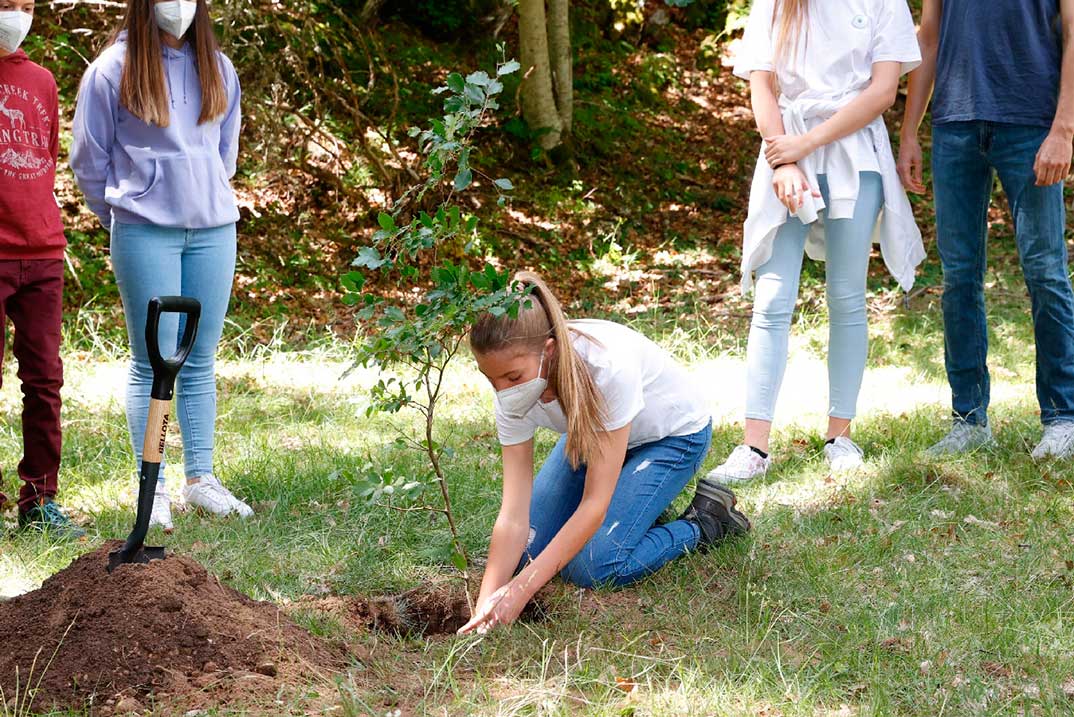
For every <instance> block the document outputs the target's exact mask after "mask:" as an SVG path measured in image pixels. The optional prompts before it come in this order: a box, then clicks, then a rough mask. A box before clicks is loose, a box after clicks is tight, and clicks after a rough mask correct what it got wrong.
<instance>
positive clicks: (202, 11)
mask: <svg viewBox="0 0 1074 717" xmlns="http://www.w3.org/2000/svg"><path fill="white" fill-rule="evenodd" d="M197 3H198V9H197V12H196V13H195V14H194V22H193V23H192V24H191V25H190V29H189V30H187V31H186V35H185V36H184V37H186V40H187V42H189V43H190V45H191V46H192V47H193V48H194V63H195V65H196V66H197V68H198V79H199V82H200V84H201V114H200V115H199V116H198V124H204V123H206V122H211V121H213V120H215V119H216V118H218V117H221V116H222V115H223V114H224V113H225V112H227V92H226V91H225V89H224V78H223V77H222V76H221V74H220V61H219V59H218V55H217V53H218V52H219V51H220V45H219V44H218V43H217V41H216V34H215V33H214V32H213V21H212V18H210V17H209V6H208V5H207V4H206V2H205V0H197ZM153 5H154V2H153V0H127V13H126V15H125V16H124V18H123V24H122V25H120V27H119V29H118V30H117V31H116V34H115V36H114V37H113V38H112V42H113V43H114V42H115V41H116V39H118V37H119V33H120V32H122V31H124V30H125V31H126V32H127V57H126V61H125V62H124V64H123V76H122V78H121V79H120V82H119V101H120V104H122V105H123V106H124V107H126V108H127V111H128V112H130V113H131V114H132V115H134V116H135V117H137V118H139V119H141V120H142V121H143V122H146V123H148V124H155V125H156V126H158V127H167V126H168V124H169V123H170V122H171V113H170V112H169V110H168V92H167V90H166V89H165V87H164V63H163V61H162V60H161V55H162V53H163V46H164V43H163V42H162V41H161V38H160V33H161V31H160V29H159V28H158V27H157V22H156V19H155V18H154V16H153Z"/></svg>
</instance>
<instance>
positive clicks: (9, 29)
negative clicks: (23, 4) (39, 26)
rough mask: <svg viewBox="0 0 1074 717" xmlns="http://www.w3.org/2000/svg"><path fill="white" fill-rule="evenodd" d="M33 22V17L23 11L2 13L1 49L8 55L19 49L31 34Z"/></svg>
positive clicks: (0, 19) (0, 27) (0, 20)
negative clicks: (28, 34)
mask: <svg viewBox="0 0 1074 717" xmlns="http://www.w3.org/2000/svg"><path fill="white" fill-rule="evenodd" d="M33 21H34V18H33V15H30V14H29V13H25V12H22V11H21V10H5V11H3V12H0V49H3V50H4V51H6V52H7V53H8V54H10V53H12V52H14V51H15V50H17V49H19V45H21V44H22V41H23V40H25V39H26V35H27V33H29V32H30V25H31V24H33Z"/></svg>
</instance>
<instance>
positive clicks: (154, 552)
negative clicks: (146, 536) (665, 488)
mask: <svg viewBox="0 0 1074 717" xmlns="http://www.w3.org/2000/svg"><path fill="white" fill-rule="evenodd" d="M163 559H164V548H154V547H149V546H146V545H143V546H142V547H141V548H139V549H138V550H136V551H134V552H132V553H129V554H128V553H127V552H126V551H125V550H123V549H122V548H120V549H119V550H113V551H112V552H110V553H109V554H108V572H112V571H113V570H115V569H116V568H117V567H119V566H120V565H123V564H124V563H148V562H149V561H150V560H163Z"/></svg>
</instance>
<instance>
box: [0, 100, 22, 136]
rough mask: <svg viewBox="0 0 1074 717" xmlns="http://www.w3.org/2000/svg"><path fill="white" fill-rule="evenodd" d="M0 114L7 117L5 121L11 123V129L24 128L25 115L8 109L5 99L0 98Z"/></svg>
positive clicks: (19, 111)
mask: <svg viewBox="0 0 1074 717" xmlns="http://www.w3.org/2000/svg"><path fill="white" fill-rule="evenodd" d="M0 114H2V115H4V116H5V117H7V121H8V122H10V123H11V126H12V128H14V127H16V126H17V127H21V128H23V129H25V128H26V115H24V114H23V113H22V110H13V109H8V107H7V98H6V97H4V98H0ZM16 123H18V124H16Z"/></svg>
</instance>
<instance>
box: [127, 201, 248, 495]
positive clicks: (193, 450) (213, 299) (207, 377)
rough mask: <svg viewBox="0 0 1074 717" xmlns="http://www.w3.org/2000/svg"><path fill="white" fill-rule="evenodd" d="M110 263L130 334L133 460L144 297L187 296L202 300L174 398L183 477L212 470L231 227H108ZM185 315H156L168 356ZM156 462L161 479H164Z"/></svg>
mask: <svg viewBox="0 0 1074 717" xmlns="http://www.w3.org/2000/svg"><path fill="white" fill-rule="evenodd" d="M112 266H113V268H114V269H115V272H116V284H117V285H118V286H119V295H120V297H121V298H122V299H123V313H124V315H125V316H126V319H127V335H128V337H129V338H130V346H131V364H130V374H129V376H128V378H127V425H128V428H129V429H130V437H131V443H132V445H133V448H134V455H135V465H136V466H137V465H138V464H139V463H141V460H142V437H143V435H144V433H145V425H146V423H147V421H148V419H149V391H150V388H151V386H152V384H153V368H152V367H151V366H150V365H149V353H148V350H147V349H146V344H145V321H146V314H147V312H148V306H149V299H150V298H152V297H154V296H166V295H182V296H190V297H193V298H195V299H197V300H198V301H200V302H201V322H200V323H199V324H198V337H197V340H196V341H195V342H194V350H193V351H192V352H191V353H190V358H188V359H187V362H186V364H185V365H184V366H183V370H182V371H180V372H179V378H178V381H177V382H176V387H175V395H176V403H177V406H176V408H177V411H176V412H177V413H178V414H179V428H180V430H181V432H182V435H183V468H184V473H185V474H186V477H187V478H194V477H200V476H203V475H206V474H209V473H212V472H213V447H214V441H213V438H214V430H215V424H216V370H215V362H216V347H217V344H219V343H220V335H221V333H222V332H223V329H224V317H225V315H226V314H227V307H228V302H229V301H230V299H231V284H232V280H233V279H234V276H235V225H234V224H226V225H224V226H222V227H215V228H212V229H173V228H169V227H160V226H156V225H153V224H121V223H119V222H114V223H113V225H112ZM185 321H186V319H185V317H180V315H179V314H163V315H162V316H161V318H160V352H161V354H162V355H164V356H170V355H171V354H172V353H174V352H175V347H176V345H177V344H178V343H179V336H180V335H182V332H183V326H184V325H185ZM163 468H164V462H163V460H162V461H161V471H160V479H161V480H164V470H163Z"/></svg>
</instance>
